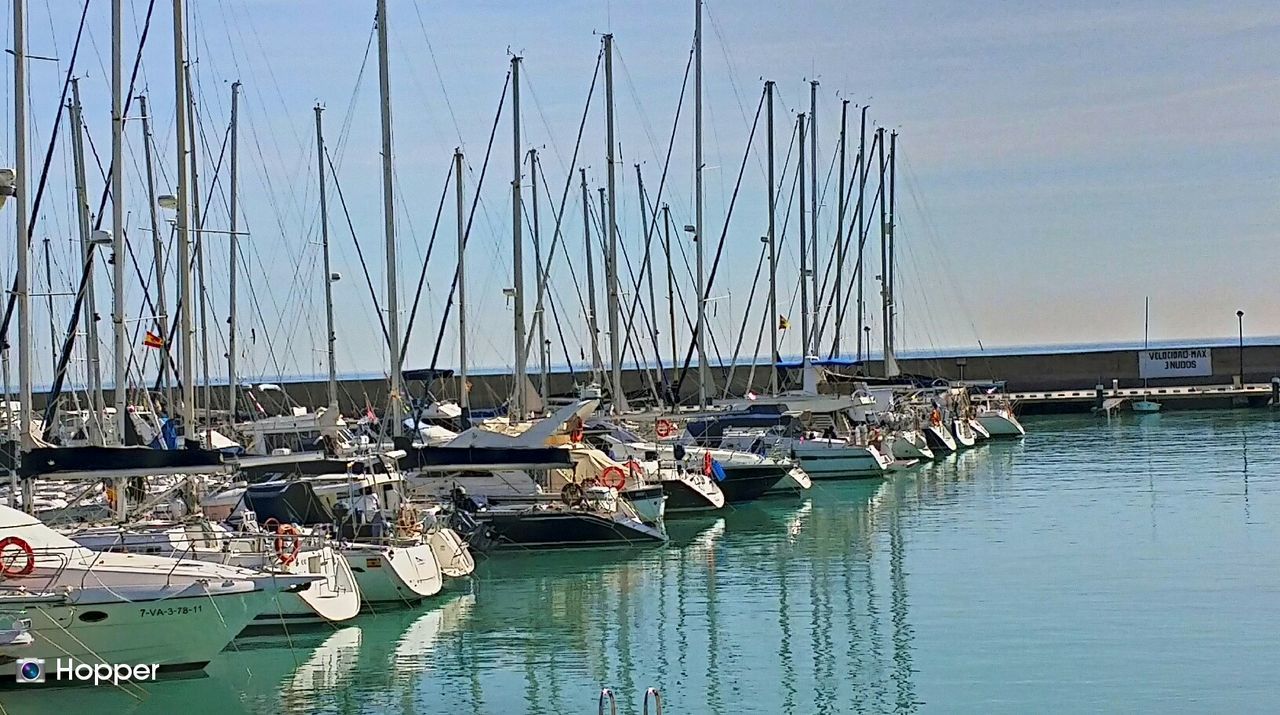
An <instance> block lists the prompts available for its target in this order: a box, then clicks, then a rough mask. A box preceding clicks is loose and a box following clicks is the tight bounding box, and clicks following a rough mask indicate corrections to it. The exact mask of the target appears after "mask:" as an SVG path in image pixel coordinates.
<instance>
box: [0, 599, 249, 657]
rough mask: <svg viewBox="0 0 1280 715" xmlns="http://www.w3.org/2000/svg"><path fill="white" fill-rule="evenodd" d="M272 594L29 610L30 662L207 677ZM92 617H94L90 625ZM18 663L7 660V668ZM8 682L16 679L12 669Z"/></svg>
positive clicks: (64, 604)
mask: <svg viewBox="0 0 1280 715" xmlns="http://www.w3.org/2000/svg"><path fill="white" fill-rule="evenodd" d="M273 595H274V594H272V593H268V592H264V591H261V590H257V591H250V590H247V589H246V590H245V591H244V592H242V593H224V594H216V593H208V592H205V591H203V590H201V591H199V592H197V593H192V594H191V595H189V596H187V597H175V598H166V599H162V600H152V601H121V600H114V601H113V602H97V603H94V602H86V601H79V602H65V601H64V602H61V603H52V604H39V605H38V607H33V608H30V609H28V610H27V613H26V617H27V618H28V619H30V621H31V628H30V630H29V633H30V634H31V636H32V638H33V640H32V642H31V643H30V644H28V645H26V646H23V647H22V649H21V657H22V658H44V659H46V660H47V661H49V671H48V672H49V673H50V675H49V676H48V677H50V678H52V668H53V661H54V660H55V659H57V658H64V659H65V658H71V659H72V660H75V661H76V662H77V663H89V664H96V663H129V664H151V663H154V664H156V665H158V666H160V669H161V670H163V671H165V672H170V671H183V670H199V669H201V668H203V667H204V666H205V665H206V664H207V663H208V662H209V661H210V660H212V659H213V658H214V657H215V656H216V655H217V654H218V653H219V652H221V651H222V649H223V648H225V647H226V646H227V644H228V643H230V642H231V640H232V639H233V638H234V637H235V636H236V634H237V633H239V632H240V631H241V630H242V629H244V627H245V626H246V625H248V624H249V623H250V622H252V620H253V619H254V617H255V616H257V615H258V614H259V613H261V612H262V611H263V610H265V609H267V608H270V606H271V603H272V601H273V598H272V597H273ZM86 617H88V618H86ZM13 659H14V658H13V657H7V656H0V664H2V663H4V662H5V661H6V660H7V661H9V662H12V660H13ZM4 677H6V678H8V679H9V680H12V679H13V675H12V670H11V669H9V668H5V669H4Z"/></svg>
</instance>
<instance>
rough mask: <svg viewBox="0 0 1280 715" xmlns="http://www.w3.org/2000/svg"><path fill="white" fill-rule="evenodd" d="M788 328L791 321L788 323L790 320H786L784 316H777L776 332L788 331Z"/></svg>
mask: <svg viewBox="0 0 1280 715" xmlns="http://www.w3.org/2000/svg"><path fill="white" fill-rule="evenodd" d="M790 327H791V321H790V320H787V318H786V316H784V315H779V316H778V330H787V329H789V328H790Z"/></svg>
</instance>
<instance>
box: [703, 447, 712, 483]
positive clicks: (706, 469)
mask: <svg viewBox="0 0 1280 715" xmlns="http://www.w3.org/2000/svg"><path fill="white" fill-rule="evenodd" d="M711 462H712V459H711V453H710V452H703V453H702V473H703V474H705V475H706V476H708V477H709V476H711V472H712V471H713V470H712V467H711Z"/></svg>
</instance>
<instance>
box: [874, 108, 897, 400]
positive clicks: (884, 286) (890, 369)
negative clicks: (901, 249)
mask: <svg viewBox="0 0 1280 715" xmlns="http://www.w3.org/2000/svg"><path fill="white" fill-rule="evenodd" d="M876 141H877V143H879V145H880V154H879V156H880V305H881V318H882V319H881V322H882V323H883V325H882V326H881V335H882V338H881V340H882V345H883V349H884V355H883V360H884V376H885V377H893V376H894V375H896V374H898V364H897V361H896V360H895V359H894V355H893V333H892V331H891V328H890V325H892V323H893V298H892V296H891V295H890V292H891V291H892V288H891V287H890V285H889V262H890V257H889V219H888V216H887V207H886V206H885V204H886V203H888V202H887V201H885V197H887V196H888V193H889V192H888V187H887V186H886V185H885V155H884V154H885V146H884V128H883V127H878V128H876Z"/></svg>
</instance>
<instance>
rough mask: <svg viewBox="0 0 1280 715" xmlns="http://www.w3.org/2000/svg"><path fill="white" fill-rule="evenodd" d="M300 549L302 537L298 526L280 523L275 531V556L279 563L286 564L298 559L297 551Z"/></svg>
mask: <svg viewBox="0 0 1280 715" xmlns="http://www.w3.org/2000/svg"><path fill="white" fill-rule="evenodd" d="M301 550H302V537H301V536H300V535H299V533H298V527H296V526H294V525H293V524H281V525H280V528H279V529H278V530H277V531H276V556H278V557H279V558H280V563H282V564H284V565H285V566H288V565H289V564H292V563H293V562H294V561H297V560H298V552H299V551H301Z"/></svg>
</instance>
